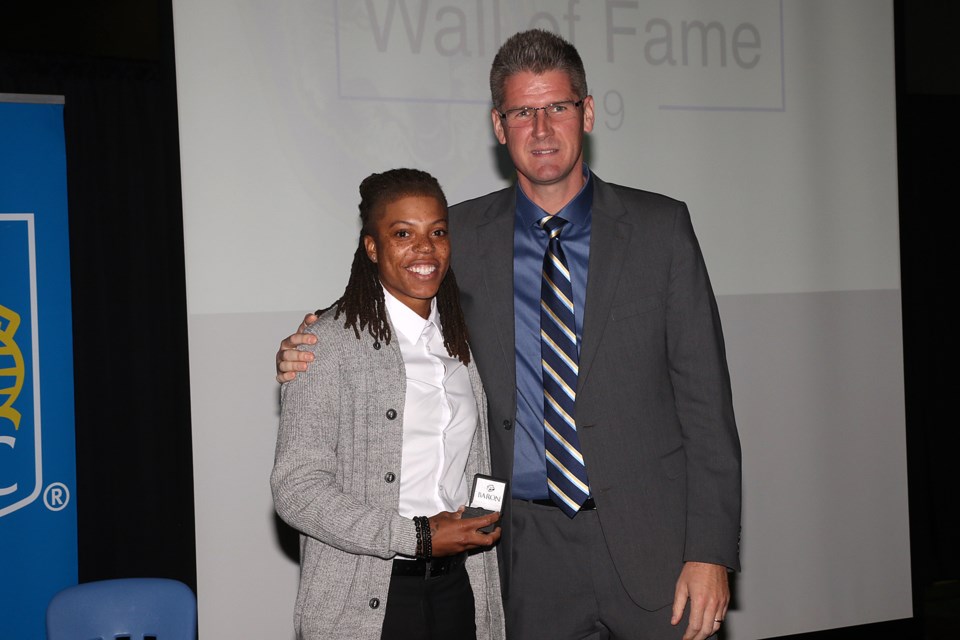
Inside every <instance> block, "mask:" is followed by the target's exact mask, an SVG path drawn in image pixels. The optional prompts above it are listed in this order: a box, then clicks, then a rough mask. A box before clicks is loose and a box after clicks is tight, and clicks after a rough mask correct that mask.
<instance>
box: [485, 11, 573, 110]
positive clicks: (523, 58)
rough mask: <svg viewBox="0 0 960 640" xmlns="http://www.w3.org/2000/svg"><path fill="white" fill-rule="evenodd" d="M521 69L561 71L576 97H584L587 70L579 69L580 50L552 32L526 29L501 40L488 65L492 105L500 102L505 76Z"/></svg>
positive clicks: (504, 85) (500, 103) (536, 71)
mask: <svg viewBox="0 0 960 640" xmlns="http://www.w3.org/2000/svg"><path fill="white" fill-rule="evenodd" d="M523 71H529V72H531V73H535V74H537V75H539V74H542V73H546V72H548V71H563V72H565V73H566V74H567V76H569V78H570V86H571V87H572V88H573V91H574V93H576V94H577V99H578V100H582V99H584V98H585V97H587V74H586V72H585V71H584V70H583V61H582V60H581V59H580V54H579V53H577V49H576V47H574V46H573V45H572V44H570V43H569V42H567V41H566V40H564V39H563V38H561V37H560V36H558V35H556V34H555V33H550V32H549V31H544V30H543V29H530V30H529V31H521V32H520V33H516V34H514V35H512V36H510V37H509V38H508V39H507V41H506V42H504V43H503V46H502V47H500V50H499V51H497V55H496V56H495V57H494V58H493V65H492V66H491V67H490V95H491V97H492V99H493V106H494V107H495V108H496V109H498V110H499V109H502V108H503V106H504V104H503V101H504V93H505V87H506V83H507V79H508V78H509V77H510V76H512V75H515V74H517V73H521V72H523ZM514 106H519V105H514Z"/></svg>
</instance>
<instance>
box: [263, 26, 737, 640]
mask: <svg viewBox="0 0 960 640" xmlns="http://www.w3.org/2000/svg"><path fill="white" fill-rule="evenodd" d="M490 84H491V92H492V95H493V105H494V108H493V109H492V111H491V118H492V122H493V127H494V131H495V133H496V136H497V139H498V140H499V142H500V143H501V144H503V145H505V146H506V148H507V150H508V152H509V154H510V158H511V160H512V161H513V163H514V166H515V167H516V170H517V183H516V185H514V186H511V187H509V188H507V189H504V190H502V191H499V192H496V193H492V194H489V195H487V196H484V197H481V198H478V199H476V200H471V201H468V202H465V203H462V204H460V205H457V206H454V207H453V208H452V209H451V211H450V231H451V240H452V252H453V270H454V271H455V272H456V274H457V279H458V281H459V284H460V288H461V291H462V305H463V309H464V313H465V315H466V319H467V323H468V325H469V328H470V332H471V334H470V336H471V345H472V349H473V353H474V355H475V358H476V362H477V367H478V369H479V371H480V374H481V377H482V379H483V383H484V385H485V387H486V391H487V395H488V399H489V425H490V444H491V455H492V469H493V474H494V475H496V476H500V477H504V478H509V479H511V481H512V482H511V492H512V500H511V501H509V502H508V503H507V504H506V505H505V509H504V511H503V536H502V538H501V553H500V561H501V573H502V576H503V593H504V603H505V607H506V615H507V633H508V636H509V637H511V638H515V639H518V640H519V639H524V640H526V639H530V638H534V639H535V638H551V639H553V638H570V639H573V638H679V637H681V634H682V637H683V638H684V639H685V640H694V639H695V640H702V639H704V638H706V637H708V636H710V635H712V634H714V633H716V632H717V631H718V630H719V628H720V626H721V623H722V622H723V619H724V616H725V615H726V612H727V606H728V603H729V587H728V583H727V572H728V570H739V559H738V552H739V549H738V546H739V540H738V538H739V523H740V446H739V440H738V436H737V431H736V425H735V422H734V417H733V408H732V401H731V395H730V383H729V375H728V373H727V365H726V357H725V354H724V345H723V337H722V333H721V328H720V319H719V315H718V313H717V308H716V302H715V299H714V295H713V292H712V290H711V287H710V282H709V279H708V277H707V272H706V268H705V266H704V263H703V259H702V256H701V253H700V249H699V246H698V244H697V240H696V237H695V235H694V233H693V228H692V226H691V223H690V216H689V213H688V211H687V208H686V206H685V205H684V204H683V203H682V202H678V201H676V200H672V199H670V198H667V197H665V196H661V195H657V194H654V193H649V192H646V191H640V190H636V189H630V188H626V187H621V186H617V185H612V184H607V183H606V182H603V181H602V180H601V179H600V178H599V177H597V176H596V175H595V174H593V173H592V172H590V170H589V169H588V168H587V167H586V165H585V164H584V163H583V139H584V134H586V133H589V132H590V131H591V130H592V128H593V124H594V102H593V98H592V97H591V96H590V95H589V94H588V93H587V85H586V77H585V73H584V70H583V64H582V62H581V60H580V56H579V54H578V53H577V51H576V49H575V48H574V47H573V46H572V45H571V44H569V43H567V42H566V41H564V40H563V39H562V38H559V37H558V36H555V35H553V34H550V33H547V32H544V31H539V30H532V31H527V32H523V33H520V34H517V35H515V36H513V37H512V38H510V39H509V40H508V41H507V42H505V43H504V45H503V46H502V47H501V49H500V51H499V52H498V53H497V56H496V58H495V59H494V62H493V67H492V69H491V74H490ZM555 223H559V224H555ZM556 229H558V230H556ZM545 255H546V260H545ZM551 270H553V271H551ZM548 271H549V273H548ZM554 281H556V283H557V284H554ZM548 298H551V299H549V300H548ZM556 300H559V301H560V303H561V307H560V310H559V311H556V312H555V305H556ZM564 309H565V311H564ZM563 313H569V317H568V319H567V320H563V318H561V317H558V315H562V314H563ZM310 320H312V318H310V317H309V316H308V318H307V319H306V321H307V322H309V321H310ZM558 327H559V333H557V330H558ZM558 336H559V337H558ZM564 336H566V337H568V338H569V342H570V347H571V349H570V350H568V351H567V352H566V353H563V347H562V345H561V346H560V347H558V346H557V343H558V342H560V341H561V338H563V337H564ZM304 341H307V338H305V337H304V336H302V335H300V334H295V335H294V336H291V337H289V338H287V339H286V340H285V341H284V342H283V344H282V345H281V351H280V352H279V353H278V355H277V368H278V380H281V381H284V380H287V379H290V378H292V377H293V376H294V375H296V371H301V370H303V369H304V368H305V367H306V363H307V360H308V358H307V356H305V355H303V353H302V352H298V351H296V350H295V347H296V345H298V344H300V343H302V342H304ZM554 355H559V357H560V360H551V358H553V357H554ZM556 362H560V363H561V364H563V365H564V371H562V372H561V371H559V369H560V367H559V366H558V365H557V364H556ZM570 375H572V376H573V377H572V378H571V377H569V376H570ZM551 384H555V385H556V384H559V387H554V388H556V389H560V391H559V392H558V391H554V390H552V388H551ZM564 421H566V422H567V423H569V424H564V425H563V428H565V429H567V430H566V431H564V430H563V428H559V427H558V428H555V426H556V425H557V424H558V423H559V422H564ZM551 423H553V424H551ZM558 432H559V433H558ZM558 446H559V448H557V447H558ZM685 610H686V612H687V613H686V617H687V619H688V622H687V624H686V625H681V624H680V622H681V620H682V618H683V617H684V611H685Z"/></svg>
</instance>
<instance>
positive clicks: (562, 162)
mask: <svg viewBox="0 0 960 640" xmlns="http://www.w3.org/2000/svg"><path fill="white" fill-rule="evenodd" d="M503 86H504V100H503V104H502V105H500V111H504V112H505V111H508V110H510V109H516V108H519V107H542V106H545V105H548V104H553V103H555V102H563V101H565V100H569V101H577V100H579V99H580V96H578V95H576V93H575V92H574V91H573V88H572V87H571V85H570V77H569V76H568V75H567V73H566V72H564V71H556V70H554V71H546V72H544V73H541V74H536V73H533V72H531V71H521V72H520V73H516V74H514V75H512V76H510V77H509V78H507V80H506V82H505V83H504V85H503ZM580 109H581V111H582V114H581V117H579V118H572V119H570V120H565V121H562V122H553V121H551V120H550V118H548V117H546V115H545V114H544V112H543V111H538V112H537V117H536V119H535V120H534V122H533V124H532V125H529V126H526V127H517V128H508V127H506V126H505V125H504V123H503V120H501V118H500V114H499V113H498V112H497V110H496V109H494V110H493V112H492V118H493V129H494V133H496V136H497V140H499V141H500V144H505V145H507V150H508V151H509V152H510V159H511V160H513V164H514V166H515V167H516V169H517V180H518V181H519V182H520V187H521V188H522V189H523V191H524V193H526V194H527V196H529V197H530V199H531V200H533V201H534V202H536V203H537V204H538V205H540V206H541V207H543V208H544V209H545V210H546V211H548V212H551V213H553V212H555V211H557V210H558V209H559V208H561V207H563V205H565V204H566V203H567V202H569V201H570V200H571V199H572V198H573V197H574V196H575V195H577V192H578V191H579V190H580V187H582V186H583V174H582V173H581V172H580V164H581V163H582V162H583V134H584V133H588V132H590V131H592V130H593V98H592V97H591V96H587V97H586V98H584V100H583V105H582V106H581V107H580Z"/></svg>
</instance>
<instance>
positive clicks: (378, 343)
mask: <svg viewBox="0 0 960 640" xmlns="http://www.w3.org/2000/svg"><path fill="white" fill-rule="evenodd" d="M373 348H374V350H376V351H380V341H379V340H376V341H374V343H373Z"/></svg>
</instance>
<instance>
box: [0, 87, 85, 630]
mask: <svg viewBox="0 0 960 640" xmlns="http://www.w3.org/2000/svg"><path fill="white" fill-rule="evenodd" d="M68 237H69V236H68V226H67V175H66V154H65V150H64V137H63V105H62V104H28V103H13V102H3V96H0V638H4V639H6V638H10V639H11V640H21V639H22V640H33V639H34V638H44V637H46V632H45V629H44V613H45V611H46V607H47V602H49V600H50V597H51V596H52V595H53V594H54V593H56V592H57V591H59V590H60V589H62V588H64V587H66V586H69V585H72V584H76V583H77V512H76V458H75V447H74V413H73V407H74V405H73V339H72V333H71V332H72V320H71V312H70V253H69V243H68Z"/></svg>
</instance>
